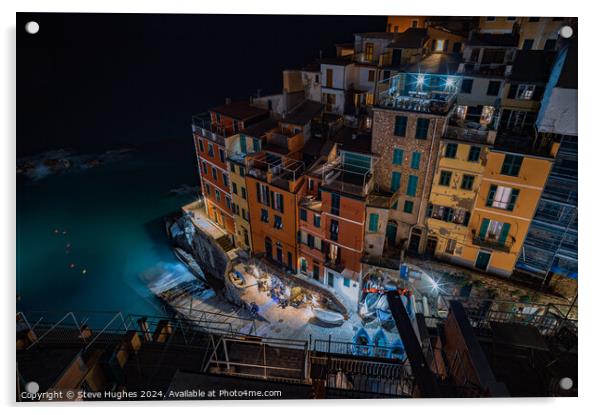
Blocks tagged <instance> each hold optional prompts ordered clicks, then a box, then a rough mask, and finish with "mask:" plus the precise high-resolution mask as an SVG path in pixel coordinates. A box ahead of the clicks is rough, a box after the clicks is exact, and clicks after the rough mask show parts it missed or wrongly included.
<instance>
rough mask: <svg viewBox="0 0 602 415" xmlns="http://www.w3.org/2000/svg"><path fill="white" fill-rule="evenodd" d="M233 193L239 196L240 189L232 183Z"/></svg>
mask: <svg viewBox="0 0 602 415" xmlns="http://www.w3.org/2000/svg"><path fill="white" fill-rule="evenodd" d="M232 193H234V194H235V195H237V194H238V187H237V186H236V183H234V182H232Z"/></svg>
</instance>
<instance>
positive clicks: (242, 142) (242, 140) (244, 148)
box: [240, 134, 247, 154]
mask: <svg viewBox="0 0 602 415" xmlns="http://www.w3.org/2000/svg"><path fill="white" fill-rule="evenodd" d="M240 151H241V152H242V153H243V154H247V137H246V136H245V135H244V134H241V135H240Z"/></svg>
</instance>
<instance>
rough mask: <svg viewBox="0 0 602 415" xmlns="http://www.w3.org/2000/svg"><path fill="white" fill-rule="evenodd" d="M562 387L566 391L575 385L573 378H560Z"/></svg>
mask: <svg viewBox="0 0 602 415" xmlns="http://www.w3.org/2000/svg"><path fill="white" fill-rule="evenodd" d="M559 383H560V387H561V388H562V389H564V390H565V391H568V390H569V389H571V388H572V387H573V379H571V378H562V379H560V382H559Z"/></svg>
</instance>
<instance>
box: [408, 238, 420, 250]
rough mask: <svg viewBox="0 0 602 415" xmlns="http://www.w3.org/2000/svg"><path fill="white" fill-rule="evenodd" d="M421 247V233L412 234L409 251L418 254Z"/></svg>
mask: <svg viewBox="0 0 602 415" xmlns="http://www.w3.org/2000/svg"><path fill="white" fill-rule="evenodd" d="M419 247H420V235H416V234H412V236H410V244H409V246H408V251H410V252H413V253H415V254H417V253H418V248H419Z"/></svg>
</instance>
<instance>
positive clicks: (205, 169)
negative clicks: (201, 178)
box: [202, 161, 207, 175]
mask: <svg viewBox="0 0 602 415" xmlns="http://www.w3.org/2000/svg"><path fill="white" fill-rule="evenodd" d="M202 165H203V173H205V175H206V174H207V163H205V162H204V161H203V162H202Z"/></svg>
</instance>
